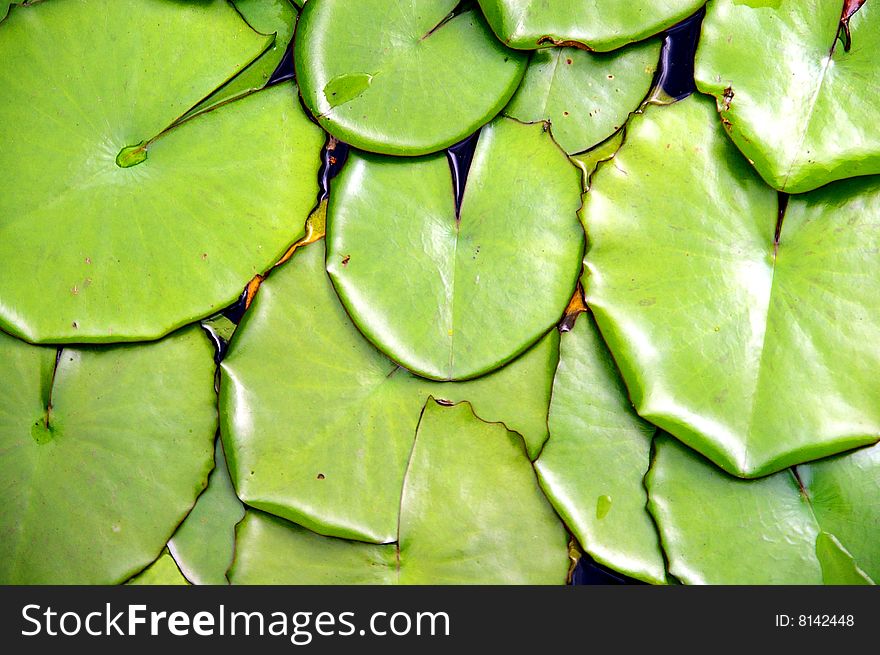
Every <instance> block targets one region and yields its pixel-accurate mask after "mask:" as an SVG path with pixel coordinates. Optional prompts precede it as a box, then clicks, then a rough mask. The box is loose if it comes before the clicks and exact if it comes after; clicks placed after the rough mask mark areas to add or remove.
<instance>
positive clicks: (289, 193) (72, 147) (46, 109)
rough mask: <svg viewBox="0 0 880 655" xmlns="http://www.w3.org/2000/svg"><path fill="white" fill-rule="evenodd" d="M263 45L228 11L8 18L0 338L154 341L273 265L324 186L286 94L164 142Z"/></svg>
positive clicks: (37, 13) (41, 8) (206, 6)
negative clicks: (3, 335) (0, 332)
mask: <svg viewBox="0 0 880 655" xmlns="http://www.w3.org/2000/svg"><path fill="white" fill-rule="evenodd" d="M96 26H100V28H98V27H96ZM70 34H76V35H77V38H75V39H71V38H68V37H69V35H70ZM206 34H210V35H211V36H210V38H207V37H206V36H205V35H206ZM269 44H270V40H269V39H268V37H265V36H263V35H259V34H257V33H256V32H254V31H253V30H252V29H251V28H250V27H249V26H248V25H247V24H246V23H245V22H244V21H243V20H242V19H241V17H240V16H239V15H238V13H237V12H236V11H235V9H234V8H233V7H232V6H231V5H229V4H228V3H226V2H225V1H224V0H216V1H210V2H197V3H193V2H190V3H180V2H168V1H167V0H143V1H139V2H134V3H132V2H122V1H119V0H113V1H112V2H108V1H104V2H101V1H96V2H88V3H82V2H51V1H50V2H41V3H39V4H34V5H31V6H26V7H17V8H13V10H12V12H11V13H10V15H9V18H8V19H7V20H5V21H4V22H3V23H2V24H0V60H2V61H3V67H2V70H0V87H2V88H3V89H4V91H3V102H2V103H0V140H2V142H3V148H2V149H0V233H2V238H0V259H2V261H4V262H5V263H6V266H7V268H8V269H9V270H11V271H18V272H22V273H21V274H16V275H5V276H2V277H0V298H2V301H0V327H2V328H3V329H5V330H7V331H8V332H11V333H12V334H14V335H16V336H20V337H22V338H24V339H26V340H28V341H32V342H53V343H91V342H108V341H133V340H150V339H155V338H158V337H161V336H163V335H164V334H166V333H168V332H169V331H171V330H173V329H175V328H177V327H180V326H182V325H185V324H187V323H189V322H191V321H193V320H195V319H197V318H201V317H203V316H207V315H209V314H211V313H212V312H214V311H216V310H218V309H219V308H222V307H224V306H225V305H228V304H230V303H231V302H233V301H234V300H235V299H236V298H237V297H238V295H239V294H240V293H241V289H242V287H243V286H244V285H245V284H246V283H247V281H248V280H249V279H251V278H252V277H253V276H254V274H255V273H257V272H262V271H264V270H265V269H266V268H268V267H269V266H271V265H272V264H273V263H274V261H275V260H276V259H277V258H278V256H279V255H280V254H281V253H283V252H284V251H285V250H286V248H287V247H288V245H289V244H290V243H291V242H292V241H294V240H295V239H296V237H297V231H301V226H302V223H303V221H304V219H305V217H306V216H307V215H308V213H309V210H310V208H311V206H312V205H313V204H314V200H315V197H316V195H317V191H318V187H317V170H318V165H319V157H318V153H319V152H320V149H321V147H322V143H323V135H322V133H321V131H320V130H319V129H318V128H317V127H316V126H315V125H313V124H312V123H311V122H310V121H309V120H308V118H307V117H306V115H305V112H303V111H302V109H301V108H300V106H299V103H298V102H297V101H296V96H295V90H294V87H293V86H292V85H290V84H285V85H279V86H276V87H273V88H271V89H266V90H265V91H261V92H259V93H255V94H252V95H250V96H248V97H247V98H243V99H241V100H239V101H236V102H234V103H231V104H227V105H225V106H223V107H222V108H219V109H217V110H215V111H210V112H205V113H202V114H200V115H199V116H197V117H196V118H193V119H192V120H189V121H186V122H184V123H180V124H178V125H177V126H176V127H174V129H171V130H167V131H164V130H165V128H166V127H167V126H168V125H170V124H172V123H173V122H174V121H175V119H177V117H179V116H181V115H182V114H183V113H185V112H186V111H187V110H188V109H189V108H190V107H192V106H193V105H194V104H196V103H197V102H198V101H199V100H201V99H202V98H204V97H205V96H206V95H207V94H208V93H210V92H211V91H213V90H214V89H216V88H217V87H218V86H219V85H220V84H222V83H223V82H224V81H225V80H227V79H228V78H229V77H230V76H232V75H234V74H235V73H237V72H238V71H239V70H240V69H241V67H242V66H245V65H246V64H248V63H249V62H250V61H252V60H253V59H254V58H256V57H258V56H259V55H260V54H261V53H262V52H263V51H264V50H265V48H266V47H267V46H268V45H269ZM59 70H64V71H68V72H69V74H65V75H63V76H59V75H58V74H57V72H58V71H59ZM46 80H52V83H51V84H47V83H46ZM157 135H158V137H157ZM153 139H155V140H153ZM145 142H146V145H145V146H142V145H140V144H143V143H145ZM117 159H118V161H119V164H117ZM24 271H26V272H27V274H24V273H23V272H24Z"/></svg>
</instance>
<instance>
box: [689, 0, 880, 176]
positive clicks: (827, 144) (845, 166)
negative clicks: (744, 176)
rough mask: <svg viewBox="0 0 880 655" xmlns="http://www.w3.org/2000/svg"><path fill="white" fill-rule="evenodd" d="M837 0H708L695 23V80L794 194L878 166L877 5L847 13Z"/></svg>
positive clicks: (741, 143) (759, 161)
mask: <svg viewBox="0 0 880 655" xmlns="http://www.w3.org/2000/svg"><path fill="white" fill-rule="evenodd" d="M843 5H844V3H843V0H802V1H799V2H776V3H769V2H761V3H750V2H738V1H737V0H713V2H710V3H709V4H708V11H707V13H706V19H705V20H704V21H703V35H702V39H701V41H700V48H699V50H698V52H697V68H696V80H697V85H698V87H699V88H700V90H701V91H703V92H704V93H710V94H712V95H714V96H715V98H716V99H717V104H718V109H719V111H720V113H721V117H722V120H723V121H724V124H725V125H726V126H727V130H728V132H729V133H730V136H731V137H732V139H733V140H734V142H735V143H736V145H737V146H738V147H739V148H740V150H742V151H743V153H744V154H745V155H746V156H747V157H748V158H749V159H750V160H751V161H753V162H754V165H755V168H756V169H757V170H758V172H759V173H760V174H761V176H762V177H763V178H764V179H765V180H766V181H767V182H768V183H769V184H770V185H772V186H774V187H776V188H777V189H781V190H783V191H787V192H789V193H801V192H804V191H810V190H811V189H815V188H817V187H820V186H822V185H824V184H827V183H828V182H831V181H834V180H839V179H843V178H848V177H854V176H858V175H870V174H875V173H880V128H878V125H877V121H875V120H870V119H867V120H866V118H867V117H868V116H871V115H873V114H874V113H875V112H876V109H875V106H876V102H877V88H878V85H880V72H878V68H877V51H878V49H880V6H878V5H877V3H875V2H867V3H865V4H864V6H862V7H861V9H859V10H858V11H857V12H856V13H855V15H853V16H852V18H851V20H850V22H849V27H850V34H851V37H852V47H851V48H850V50H849V51H848V52H847V51H846V50H845V48H844V42H843V40H840V39H838V30H839V27H840V20H841V15H842V10H843Z"/></svg>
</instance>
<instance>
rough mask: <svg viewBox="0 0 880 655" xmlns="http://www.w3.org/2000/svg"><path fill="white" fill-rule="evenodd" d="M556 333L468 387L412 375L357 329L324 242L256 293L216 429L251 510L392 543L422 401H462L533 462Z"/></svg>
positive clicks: (228, 372) (229, 360)
mask: <svg viewBox="0 0 880 655" xmlns="http://www.w3.org/2000/svg"><path fill="white" fill-rule="evenodd" d="M558 343H559V337H558V334H557V333H556V332H555V331H552V332H551V333H550V334H549V335H548V336H547V337H545V338H544V339H543V340H542V341H541V342H540V343H539V344H538V345H536V346H535V347H534V348H532V349H531V350H530V351H529V352H528V353H526V354H525V355H523V356H522V357H521V358H520V359H518V360H517V361H516V362H514V363H512V364H510V365H508V366H506V367H504V368H503V369H501V370H500V371H498V372H496V373H494V374H492V375H489V376H486V377H483V378H480V379H478V380H474V381H472V382H466V383H432V382H428V381H426V380H423V379H421V378H417V377H415V376H413V375H411V374H409V373H408V372H407V371H406V370H404V369H401V368H399V367H398V366H396V365H395V364H394V363H393V362H391V361H390V360H388V359H387V358H386V357H384V356H383V355H382V354H381V353H379V352H378V351H377V350H376V349H375V348H373V347H372V346H371V345H370V344H369V343H368V342H367V341H366V340H365V339H364V338H363V337H362V336H361V335H360V334H359V333H358V331H357V330H356V329H355V328H354V326H353V325H352V323H351V321H350V319H349V318H348V316H347V314H346V313H345V311H344V309H343V308H342V306H341V305H340V303H339V300H338V299H337V297H336V294H335V293H334V291H333V287H332V285H331V283H330V280H329V279H328V278H327V275H326V273H325V272H324V248H323V242H319V243H316V244H314V245H311V246H308V247H306V248H304V249H301V250H299V251H298V252H297V254H296V255H294V257H293V259H292V260H291V261H290V262H288V263H287V264H285V265H284V266H283V267H281V268H279V269H277V270H276V271H275V272H274V273H273V274H272V276H271V277H270V278H269V279H268V280H267V281H266V282H264V283H263V285H262V286H261V287H260V291H259V293H258V294H257V296H256V298H255V300H254V304H253V305H252V306H251V308H250V310H248V312H247V314H246V315H245V318H244V320H243V321H242V323H241V325H240V326H239V328H238V330H237V331H236V333H235V336H234V338H233V340H232V343H231V344H230V348H229V352H228V354H227V356H226V358H225V359H224V361H223V364H222V378H221V386H220V397H221V400H220V410H221V424H222V428H221V429H222V433H223V439H224V444H225V446H226V453H227V456H228V460H229V465H230V472H231V474H232V479H233V480H234V482H235V486H236V489H237V490H238V493H239V495H240V497H241V498H242V500H244V501H245V503H247V504H248V505H251V506H253V507H257V508H259V509H262V510H265V511H267V512H270V513H273V514H277V515H279V516H282V517H284V518H287V519H290V520H292V521H294V522H296V523H299V524H301V525H303V526H305V527H307V528H309V529H312V530H314V531H316V532H320V533H322V534H329V535H333V536H340V537H346V538H354V539H360V540H364V541H375V542H387V541H393V540H394V539H395V538H396V532H397V521H398V510H399V505H400V490H401V486H402V484H403V475H404V470H405V468H406V462H407V459H408V457H409V454H410V451H411V449H412V444H413V436H414V434H415V431H416V426H417V424H418V420H419V413H420V411H421V408H422V406H423V405H424V403H425V400H426V398H427V397H428V395H429V394H430V395H433V396H434V397H436V398H443V399H447V400H450V401H454V402H457V401H460V400H469V401H471V402H472V403H473V405H474V409H475V411H476V412H477V414H478V415H479V416H480V417H481V418H484V419H485V420H492V421H501V420H503V421H504V422H505V423H506V424H507V425H508V426H509V427H510V428H511V429H515V430H521V431H522V432H523V434H525V435H526V441H527V443H528V444H529V451H530V452H531V453H532V454H533V455H537V452H538V451H539V450H540V447H541V444H542V443H543V442H544V440H545V439H546V436H547V427H546V415H547V406H548V403H549V400H550V385H551V383H552V377H553V371H554V369H555V367H556V357H557V351H556V347H557V344H558Z"/></svg>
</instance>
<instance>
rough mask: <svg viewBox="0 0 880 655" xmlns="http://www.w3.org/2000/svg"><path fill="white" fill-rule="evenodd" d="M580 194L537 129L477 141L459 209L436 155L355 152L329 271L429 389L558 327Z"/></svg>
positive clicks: (499, 361)
mask: <svg viewBox="0 0 880 655" xmlns="http://www.w3.org/2000/svg"><path fill="white" fill-rule="evenodd" d="M580 196H581V183H580V179H579V175H578V171H577V169H576V168H575V167H573V166H572V165H571V164H570V162H569V161H568V159H567V158H566V156H565V153H563V152H562V151H561V150H560V149H559V147H558V146H557V145H556V144H555V143H554V142H553V140H552V138H551V136H550V135H549V134H548V133H547V131H546V129H545V125H544V124H542V123H538V124H534V125H524V124H522V123H519V122H518V121H514V120H511V119H507V118H500V119H498V120H496V121H494V122H493V123H492V124H491V125H489V126H487V127H485V128H484V129H483V131H482V133H481V134H480V137H479V142H478V143H477V150H476V153H475V156H474V160H473V164H472V165H471V168H470V173H469V175H468V178H467V186H466V187H465V192H464V199H463V200H462V204H461V209H460V211H457V208H456V206H455V193H454V188H453V177H452V175H451V173H450V168H449V166H448V164H447V161H446V158H445V157H443V156H440V155H437V156H434V157H431V158H425V159H417V160H400V159H390V158H385V157H373V156H366V155H360V154H352V155H351V157H350V158H349V161H348V163H347V164H346V166H345V168H344V169H343V171H342V173H341V174H340V176H339V177H338V178H336V179H335V180H334V183H333V193H332V196H331V199H330V206H329V209H328V228H327V231H328V236H327V241H328V243H327V270H328V272H329V273H330V277H331V278H332V279H333V283H334V285H335V287H336V290H337V292H338V293H339V296H340V298H341V299H342V302H343V304H344V305H345V306H346V308H347V309H348V311H349V313H350V314H351V316H352V319H353V320H354V322H355V324H357V326H358V327H359V328H360V329H361V331H362V332H363V333H364V334H365V335H366V336H367V338H369V339H370V341H372V342H373V343H374V344H376V345H377V346H378V347H379V349H380V350H382V351H383V352H384V353H386V354H387V355H388V356H389V357H390V358H391V359H393V360H394V361H396V362H398V363H400V364H401V365H403V366H405V367H406V368H408V369H409V370H411V371H415V372H416V373H418V374H419V375H422V376H425V377H428V378H431V379H435V380H459V379H467V378H472V377H475V376H478V375H482V374H484V373H487V372H489V371H492V370H494V369H496V368H498V367H499V366H502V365H503V364H505V363H506V362H508V361H510V360H511V359H512V358H514V357H515V356H517V355H518V354H519V353H521V352H523V351H524V350H525V349H526V348H528V347H529V346H530V345H531V344H533V343H535V341H537V340H538V339H539V338H540V337H541V335H543V334H545V333H546V332H547V331H548V330H550V329H551V328H552V327H553V326H554V325H555V324H556V323H557V322H558V321H559V319H560V317H561V315H562V312H563V310H564V309H565V305H566V303H567V302H568V300H569V299H570V298H571V295H572V292H573V291H574V287H575V285H576V282H577V276H578V274H579V272H580V259H581V253H582V250H583V230H582V229H581V227H580V225H579V224H578V221H577V210H578V208H579V207H580V204H581V198H580Z"/></svg>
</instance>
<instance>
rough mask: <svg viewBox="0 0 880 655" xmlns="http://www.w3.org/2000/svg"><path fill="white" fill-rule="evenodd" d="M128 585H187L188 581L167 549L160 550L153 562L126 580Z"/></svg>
mask: <svg viewBox="0 0 880 655" xmlns="http://www.w3.org/2000/svg"><path fill="white" fill-rule="evenodd" d="M126 584H130V585H162V586H169V585H188V584H189V582H188V581H187V579H186V578H185V577H183V573H181V572H180V569H179V568H177V563H176V562H175V561H174V558H173V557H172V556H171V553H169V552H168V550H167V549H165V550H163V551H162V554H161V555H160V556H159V559H157V560H156V561H155V562H153V563H152V564H150V565H149V566H148V567H147V568H145V569H144V570H143V571H141V572H140V573H138V574H137V575H136V576H135V577H133V578H132V579H131V580H129V581H128V582H126Z"/></svg>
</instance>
